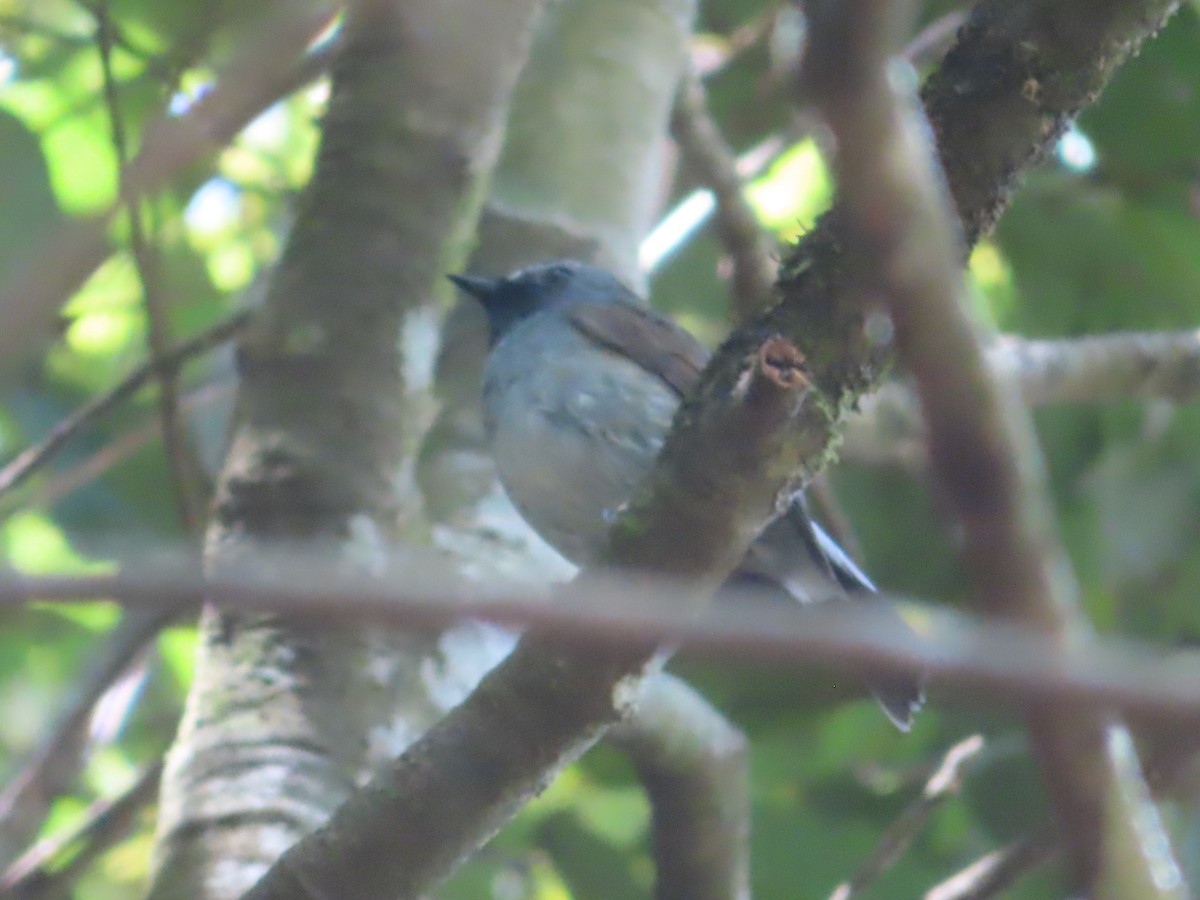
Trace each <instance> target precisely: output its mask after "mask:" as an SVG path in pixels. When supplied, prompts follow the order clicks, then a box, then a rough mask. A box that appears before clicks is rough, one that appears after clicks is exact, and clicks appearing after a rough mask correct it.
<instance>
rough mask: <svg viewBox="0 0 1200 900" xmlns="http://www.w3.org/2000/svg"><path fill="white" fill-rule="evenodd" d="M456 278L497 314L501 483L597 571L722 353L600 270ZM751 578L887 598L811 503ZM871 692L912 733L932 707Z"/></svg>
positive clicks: (495, 418) (759, 554)
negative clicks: (620, 517) (613, 533)
mask: <svg viewBox="0 0 1200 900" xmlns="http://www.w3.org/2000/svg"><path fill="white" fill-rule="evenodd" d="M450 279H451V280H452V281H453V282H454V283H455V284H456V285H458V287H459V288H461V289H462V290H463V291H465V292H466V293H467V294H469V295H471V296H472V297H474V298H476V299H477V300H478V301H479V302H480V303H482V304H483V307H484V309H485V310H486V312H487V317H488V324H489V328H490V338H489V346H490V351H489V354H488V359H487V364H486V367H485V369H484V382H483V410H484V424H485V427H486V430H487V435H488V438H489V440H490V441H491V449H492V455H493V457H494V459H495V462H496V468H497V470H498V472H499V475H500V481H501V483H502V484H503V485H504V488H505V490H506V491H507V492H508V495H509V496H510V498H511V499H512V501H513V503H514V504H515V505H516V507H517V509H518V510H520V512H521V514H522V515H523V516H524V517H525V519H526V521H528V522H529V524H530V525H532V526H533V528H534V530H536V531H537V532H538V533H539V534H540V535H541V536H542V537H543V538H545V539H546V541H547V542H549V543H550V544H551V545H552V546H553V547H555V548H556V549H557V550H558V551H559V552H560V553H562V554H563V555H564V556H566V557H567V558H568V559H570V560H571V561H572V562H574V563H576V564H579V565H587V564H588V563H590V562H592V561H594V560H595V559H596V557H597V555H598V554H599V553H600V552H602V551H603V549H604V547H605V543H606V540H607V534H608V530H609V527H610V525H611V523H612V521H613V517H614V515H615V514H616V512H617V510H618V509H619V508H620V507H621V505H622V504H624V503H625V502H626V501H627V500H628V499H629V498H630V497H631V496H632V495H633V492H634V490H635V489H636V487H637V485H638V483H639V482H640V481H641V479H642V477H643V476H644V475H645V474H646V472H647V471H648V470H649V468H650V466H651V464H652V463H653V462H654V458H655V456H657V454H658V451H659V449H660V448H661V447H662V444H663V440H664V439H665V437H666V434H667V430H668V428H669V427H670V425H671V419H672V416H673V415H674V413H675V410H676V408H677V407H678V406H679V403H680V401H681V400H682V399H683V397H684V396H685V395H686V394H687V393H688V392H689V391H690V390H691V389H692V387H693V386H694V385H695V383H696V382H697V380H698V378H699V375H700V371H701V369H703V368H704V365H705V363H706V362H707V361H708V358H709V352H708V350H707V349H706V348H705V347H704V346H703V345H702V344H700V342H699V341H697V340H696V339H695V338H694V337H692V335H691V334H689V333H688V332H687V331H685V330H684V329H683V328H681V327H680V326H679V325H677V324H675V323H674V322H672V321H670V320H669V319H667V318H664V317H663V316H660V315H658V314H657V313H655V312H654V311H653V310H651V309H648V308H647V307H646V306H645V305H644V304H642V303H640V302H639V301H638V299H637V297H635V296H634V294H633V293H632V292H631V291H630V290H629V289H628V288H626V287H625V286H624V285H623V284H621V282H620V281H619V280H618V279H617V278H616V277H615V276H614V275H613V274H612V273H610V272H607V271H605V270H604V269H600V268H597V267H595V266H590V265H585V264H583V263H579V262H574V261H559V262H549V263H543V264H540V265H535V266H530V267H529V268H526V269H522V270H520V271H518V272H515V273H513V274H512V275H509V276H508V277H507V278H501V279H487V278H477V277H470V276H464V275H452V276H450ZM748 582H749V583H752V584H754V585H756V586H759V587H764V588H769V589H771V590H772V591H774V592H775V593H779V592H783V593H784V594H786V596H787V597H788V598H791V599H792V600H793V601H799V602H801V603H812V602H819V601H823V600H826V599H829V598H831V597H839V596H840V597H845V596H846V595H847V594H855V593H859V594H862V593H868V592H874V590H875V586H874V585H873V584H872V583H871V581H870V579H869V578H867V576H866V575H865V574H864V573H863V572H862V570H861V569H859V567H858V566H857V565H855V563H854V561H853V560H851V559H850V557H849V556H848V555H847V554H846V553H845V552H844V551H843V550H842V549H841V548H840V547H839V546H838V545H837V543H836V542H834V540H833V539H832V538H830V537H829V535H827V534H826V533H825V532H824V531H823V530H822V529H821V528H820V527H819V526H818V525H816V523H814V522H813V521H812V520H811V519H809V517H808V514H807V512H806V511H805V508H804V505H803V498H802V497H801V496H799V495H797V497H796V498H795V499H794V501H793V502H792V504H791V506H790V507H789V508H788V509H787V511H786V512H784V513H783V515H781V516H779V517H778V518H777V519H775V520H774V521H773V522H771V523H770V524H769V525H767V527H766V528H765V529H764V530H763V532H762V534H761V535H760V536H759V537H758V539H757V540H756V541H755V542H754V544H753V545H752V546H751V548H750V549H749V551H748V552H747V554H746V556H745V558H744V559H743V561H742V563H741V564H740V566H739V568H738V570H737V571H736V572H735V573H734V574H733V575H732V576H731V577H730V581H729V582H727V583H732V584H739V585H744V584H746V583H748ZM897 618H899V614H897ZM871 689H872V692H873V693H874V695H875V697H876V698H877V699H878V700H879V702H880V704H881V705H882V707H883V709H884V711H885V712H886V713H887V715H888V717H889V718H890V719H891V720H892V721H893V722H894V723H895V724H896V726H897V727H899V728H900V729H902V730H904V731H907V730H908V729H909V727H910V726H911V724H912V716H913V713H915V712H916V711H917V709H919V708H920V706H921V704H922V703H923V702H924V694H923V690H922V686H921V684H920V683H919V682H914V681H911V680H908V679H894V678H893V679H887V680H876V681H875V682H874V683H873V684H872V685H871Z"/></svg>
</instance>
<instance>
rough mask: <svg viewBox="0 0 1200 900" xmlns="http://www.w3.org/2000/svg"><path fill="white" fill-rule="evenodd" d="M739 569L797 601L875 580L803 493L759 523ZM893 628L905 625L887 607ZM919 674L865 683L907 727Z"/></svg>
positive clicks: (864, 587)
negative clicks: (811, 510) (812, 514)
mask: <svg viewBox="0 0 1200 900" xmlns="http://www.w3.org/2000/svg"><path fill="white" fill-rule="evenodd" d="M743 569H744V572H743V574H748V575H750V576H751V577H753V578H754V579H755V580H756V581H758V582H760V583H764V582H766V583H773V584H775V585H776V586H778V587H780V588H783V590H784V591H786V593H787V594H788V595H789V596H790V597H791V598H793V599H794V600H798V601H799V602H801V603H814V602H821V601H823V600H826V599H829V598H830V595H831V594H842V595H844V596H847V597H849V598H854V597H856V596H857V597H859V598H865V597H869V596H872V595H874V594H875V593H876V592H877V590H876V587H875V584H874V583H873V582H872V581H871V579H870V578H868V577H867V574H866V573H865V572H864V571H863V570H862V569H861V568H859V566H858V564H857V563H855V562H854V560H853V559H851V558H850V555H849V554H848V553H846V551H845V550H843V549H842V548H841V547H839V546H838V544H837V542H836V541H835V540H834V539H833V538H831V537H830V536H829V535H828V534H827V533H826V532H825V531H824V529H822V528H821V526H820V525H818V524H817V523H816V522H814V521H813V520H812V519H811V518H809V515H808V510H807V509H805V505H804V498H803V495H800V494H797V495H796V497H794V498H793V500H792V502H791V504H790V506H789V507H788V510H787V512H785V513H784V514H783V515H782V516H780V517H779V518H778V519H776V520H775V521H774V522H772V523H771V524H770V525H768V526H767V528H766V529H764V531H763V533H762V535H760V536H759V539H758V540H757V541H755V543H754V546H753V547H751V550H750V553H749V554H747V558H746V560H745V561H744V562H743ZM887 614H888V615H889V616H890V617H894V619H895V624H896V627H897V628H903V629H909V630H911V629H910V626H909V624H908V623H907V622H906V621H904V617H903V616H901V615H900V613H898V612H896V611H895V610H894V609H891V608H890V607H889V609H888V612H887ZM924 681H925V680H924V678H905V677H896V676H888V677H878V676H872V677H869V678H868V679H867V684H868V686H869V687H870V689H871V693H872V694H873V695H874V697H875V699H876V700H878V701H879V705H880V706H881V707H883V711H884V713H886V714H887V717H888V718H889V719H890V720H891V721H892V722H893V723H894V724H895V726H896V727H897V728H899V729H900V730H901V731H908V730H909V729H910V728H912V720H913V716H914V714H916V712H917V711H918V710H920V708H921V707H922V706H923V705H924V703H925V684H924Z"/></svg>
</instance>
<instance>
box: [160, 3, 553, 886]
mask: <svg viewBox="0 0 1200 900" xmlns="http://www.w3.org/2000/svg"><path fill="white" fill-rule="evenodd" d="M539 7H540V4H539V2H538V0H505V2H502V3H492V4H487V5H485V6H482V7H481V6H479V5H478V4H473V3H468V2H466V0H455V2H446V0H416V2H413V0H409V2H396V0H362V2H359V3H355V4H352V5H351V6H350V8H349V9H348V11H347V14H346V20H345V23H344V25H343V37H342V40H341V47H340V49H339V52H338V55H337V58H336V61H335V62H334V65H333V71H332V88H331V95H330V100H329V107H328V112H327V113H326V115H325V117H324V121H323V128H322V138H321V148H320V151H319V154H318V157H317V162H316V168H315V172H314V175H313V178H312V180H311V181H310V183H309V185H308V186H307V188H306V190H305V192H304V194H303V196H302V198H301V201H300V203H299V205H298V209H297V215H296V220H295V223H294V225H293V227H292V229H291V232H290V234H289V236H288V243H287V246H286V248H285V250H284V253H283V256H282V259H281V261H280V263H279V265H278V267H277V268H276V270H275V272H274V273H273V277H272V280H271V284H270V287H269V289H268V292H267V297H266V299H265V301H264V304H263V308H262V310H261V311H260V312H259V314H257V315H256V316H255V318H254V321H253V323H252V326H251V327H250V328H249V329H248V330H247V332H246V334H245V335H244V336H243V338H242V341H241V343H240V346H239V354H238V365H239V375H240V384H239V392H238V398H237V405H236V419H235V423H234V426H233V434H232V439H231V442H230V447H229V451H228V454H227V456H226V459H225V463H224V466H223V469H222V473H221V476H220V479H219V486H218V490H217V497H216V501H215V504H214V515H213V520H212V521H211V522H210V525H209V529H208V533H207V536H206V560H205V562H206V566H207V567H208V569H209V571H211V572H214V573H219V572H222V571H225V570H227V569H228V568H230V567H236V566H238V565H241V564H242V563H243V561H244V560H247V559H252V560H257V559H261V558H262V555H263V551H264V550H265V549H266V548H268V547H270V546H272V545H274V544H275V543H277V542H280V541H289V540H296V539H304V540H308V541H311V542H312V544H313V545H316V546H321V545H325V546H329V547H333V548H336V557H337V558H336V560H335V561H334V562H332V563H331V565H332V566H333V567H334V568H335V569H340V570H342V571H346V570H351V571H353V570H359V571H361V570H369V569H370V568H371V567H373V566H374V565H376V564H377V563H378V562H379V560H380V558H381V557H382V556H383V555H385V554H386V552H387V549H386V548H387V547H388V545H389V544H390V543H391V542H392V541H393V540H395V539H396V537H397V534H398V530H399V527H400V525H399V522H400V521H401V520H402V518H403V517H407V516H411V515H413V514H414V512H415V503H411V504H410V501H412V500H413V499H414V498H413V497H412V496H411V495H405V494H404V493H403V492H402V490H400V488H401V486H402V485H401V479H400V473H401V472H402V471H403V463H404V458H405V454H406V452H407V450H408V448H409V446H410V443H411V442H412V441H413V440H414V437H415V436H414V435H412V434H410V433H409V431H408V429H409V426H410V425H411V424H414V423H413V420H412V418H411V417H410V412H411V409H410V407H409V405H408V402H407V401H408V395H407V394H406V390H405V388H406V385H405V383H404V372H405V367H404V360H403V358H402V357H401V348H400V346H399V342H398V336H399V335H400V334H401V330H402V324H403V323H404V321H405V320H406V318H407V317H408V316H409V315H410V314H411V313H412V312H413V311H414V310H417V309H419V308H421V306H422V305H423V304H428V303H429V302H430V299H431V297H433V296H434V295H435V293H436V292H437V290H438V288H439V287H440V286H441V285H443V283H444V281H443V276H444V273H445V271H446V268H447V266H448V265H452V264H453V263H454V260H456V259H461V258H462V256H463V255H465V250H466V244H467V241H468V236H469V234H470V232H471V230H472V227H473V224H474V221H475V216H476V215H477V212H478V207H479V204H480V202H481V199H482V194H483V188H484V186H485V184H486V181H485V179H486V177H487V175H488V173H490V171H491V168H492V166H493V164H494V161H495V157H496V154H497V152H498V149H499V139H500V136H501V134H502V127H503V122H504V117H505V114H506V111H507V107H508V102H509V98H510V95H511V90H512V86H513V84H514V82H515V81H516V77H517V74H518V72H519V71H520V68H521V65H522V63H523V60H524V58H525V55H526V52H527V48H528V43H529V39H530V34H531V31H532V25H533V20H534V17H535V16H536V13H537V12H538V10H539ZM468 20H469V21H470V22H471V24H472V27H471V28H464V27H463V22H464V21H468ZM209 96H211V94H210V95H209ZM201 102H203V101H201ZM151 144H152V142H151V140H150V139H149V136H148V137H147V150H146V151H144V153H145V152H148V151H149V147H150V146H151ZM415 641H416V639H415V638H412V637H411V636H409V635H402V634H398V633H396V632H390V631H385V630H383V629H379V628H369V627H367V626H365V625H364V624H362V623H355V622H341V623H329V622H325V623H322V625H321V627H319V628H317V627H314V626H313V623H311V622H309V621H304V620H297V619H289V618H283V617H278V616H266V617H248V616H245V615H242V614H240V613H238V612H237V611H236V610H225V609H219V608H215V607H210V608H208V609H206V611H205V614H204V616H203V619H202V624H201V650H200V654H199V659H198V665H197V676H196V679H195V681H194V683H193V685H192V688H191V692H190V694H189V697H188V703H187V706H186V710H185V717H184V721H183V724H182V725H181V728H180V732H179V736H178V737H177V739H176V743H175V745H174V747H173V748H172V752H171V754H170V756H169V757H168V763H167V767H166V771H165V774H164V778H163V790H162V802H161V804H160V809H161V816H160V825H159V832H158V834H159V839H160V844H159V848H158V850H159V852H158V854H157V856H158V859H157V860H156V862H157V867H156V871H155V872H154V882H153V886H152V890H151V896H152V897H153V898H154V900H174V898H183V897H186V898H189V900H193V898H194V900H226V898H232V897H237V896H241V895H242V893H243V892H244V891H245V890H246V889H247V888H249V886H250V885H251V884H253V882H254V881H256V880H258V878H259V877H260V876H261V875H262V873H263V872H264V871H265V870H266V869H267V868H268V867H269V866H270V865H271V864H272V863H274V862H275V860H276V859H277V858H278V855H279V852H280V849H281V848H282V847H285V846H288V845H290V844H291V843H293V842H294V841H296V840H297V839H299V838H300V837H301V836H302V835H304V834H307V833H309V832H310V831H311V830H312V829H314V828H315V827H317V826H318V825H319V824H320V823H322V822H324V821H326V820H327V818H328V817H329V815H330V813H331V812H332V811H333V810H334V809H335V808H336V807H337V806H338V804H340V803H341V802H342V801H343V800H344V799H345V797H346V795H347V794H348V793H349V792H350V791H351V790H352V789H353V788H354V786H355V785H356V784H359V783H361V782H362V781H363V780H365V778H366V775H367V773H368V772H370V771H373V770H375V769H376V768H377V766H378V765H379V764H380V762H381V760H382V759H383V758H390V756H391V755H392V754H393V753H394V752H396V750H395V747H396V746H398V745H400V744H401V743H402V742H403V741H406V740H408V739H410V738H411V730H410V729H408V728H406V727H405V726H406V723H405V722H403V721H402V719H401V716H400V715H398V713H397V707H398V698H399V697H400V696H402V695H403V694H404V693H405V692H406V691H408V690H410V688H409V685H410V684H411V683H412V681H413V680H415V679H416V678H417V677H419V676H418V675H417V666H419V664H420V657H418V656H417V655H415V654H410V655H405V654H403V653H402V650H403V649H406V648H410V647H411V646H412V643H410V642H415ZM431 643H432V641H431V640H426V641H425V642H424V644H423V646H428V645H429V644H431ZM347 698H352V699H351V701H350V702H347ZM374 862H375V861H374V860H373V861H372V864H374ZM370 868H371V866H367V867H365V869H364V870H363V872H362V874H363V875H364V877H369V875H368V872H367V871H366V870H369V869H370ZM351 874H357V873H351ZM338 894H339V896H352V895H353V890H352V889H349V888H348V889H347V890H345V891H342V890H339V891H338Z"/></svg>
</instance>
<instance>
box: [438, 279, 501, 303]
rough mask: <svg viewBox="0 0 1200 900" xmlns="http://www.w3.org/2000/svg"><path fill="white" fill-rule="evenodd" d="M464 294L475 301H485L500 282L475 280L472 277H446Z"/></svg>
mask: <svg viewBox="0 0 1200 900" xmlns="http://www.w3.org/2000/svg"><path fill="white" fill-rule="evenodd" d="M446 277H447V278H449V279H450V280H451V281H453V282H454V283H455V284H456V285H458V287H459V289H460V290H462V291H463V292H464V293H467V294H470V295H471V296H472V297H474V298H475V299H476V300H486V299H487V298H488V297H489V296H491V294H492V292H493V291H494V290H496V285H498V284H499V283H500V282H499V281H497V280H493V279H491V278H476V277H475V276H474V275H447V276H446Z"/></svg>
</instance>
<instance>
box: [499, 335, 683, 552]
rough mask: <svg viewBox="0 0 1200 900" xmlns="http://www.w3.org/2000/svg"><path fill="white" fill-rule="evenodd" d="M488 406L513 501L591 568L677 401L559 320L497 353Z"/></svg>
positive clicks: (511, 340) (503, 344)
mask: <svg viewBox="0 0 1200 900" xmlns="http://www.w3.org/2000/svg"><path fill="white" fill-rule="evenodd" d="M483 402H484V421H485V425H486V427H487V432H488V437H489V439H490V441H491V446H492V455H493V457H494V459H495V461H496V467H497V470H498V471H499V475H500V480H501V482H502V483H503V485H504V488H505V490H506V491H507V492H508V495H509V496H510V497H511V498H512V500H513V502H514V504H516V506H517V508H518V509H519V510H520V511H521V514H522V515H523V516H524V517H525V519H526V520H527V521H528V522H529V524H530V525H532V526H533V528H534V529H535V530H536V531H537V532H538V533H539V534H541V536H542V537H543V538H545V539H546V540H547V541H548V542H549V543H550V544H551V545H553V546H554V547H555V548H556V549H558V551H559V552H560V553H562V554H563V555H564V556H566V557H567V558H568V559H570V560H572V561H573V562H576V563H579V564H584V563H587V562H589V561H590V560H592V559H594V558H595V556H596V554H597V553H598V552H599V551H600V550H601V549H602V548H603V546H604V541H605V539H606V535H607V532H608V527H609V525H610V524H611V521H612V516H613V514H614V513H615V512H616V510H617V509H618V508H619V507H620V506H621V504H623V503H625V501H627V500H628V499H629V498H630V496H631V495H632V493H633V491H634V489H635V488H636V487H637V484H638V482H639V480H640V479H641V478H642V476H643V475H644V474H645V473H646V471H647V470H648V469H649V467H650V464H651V463H652V462H653V460H654V457H655V456H656V455H657V454H658V451H659V448H660V447H661V446H662V442H663V438H664V437H665V435H666V432H667V429H668V427H669V426H670V423H671V417H672V416H673V415H674V412H675V408H676V406H677V405H678V402H679V401H678V397H677V396H676V395H675V393H674V391H672V390H671V389H670V388H669V387H667V386H666V385H665V384H664V383H663V382H662V381H660V380H659V379H658V378H657V377H655V376H653V375H651V374H649V373H647V372H645V371H644V370H643V369H641V368H640V367H639V366H637V365H636V364H635V363H633V362H632V361H630V360H629V359H628V358H627V357H624V356H622V355H620V354H617V353H614V352H612V351H609V350H605V349H602V348H600V347H598V346H597V345H595V344H593V343H592V342H591V341H590V340H588V339H587V338H586V337H585V336H583V335H582V334H580V333H579V332H578V331H576V330H575V328H574V327H572V326H571V324H570V323H569V322H568V321H566V320H565V319H563V318H561V317H560V316H559V315H558V314H557V313H555V312H553V311H551V312H545V313H539V314H537V315H535V316H533V317H531V318H529V319H527V320H525V321H523V322H522V323H520V324H519V325H517V326H515V327H514V328H513V330H512V331H510V332H509V333H508V334H507V335H506V336H505V337H504V338H503V339H502V340H501V341H500V342H499V343H498V344H497V345H496V347H495V348H494V349H493V350H492V353H491V355H490V357H489V359H488V363H487V367H486V369H485V371H484V394H483Z"/></svg>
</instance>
